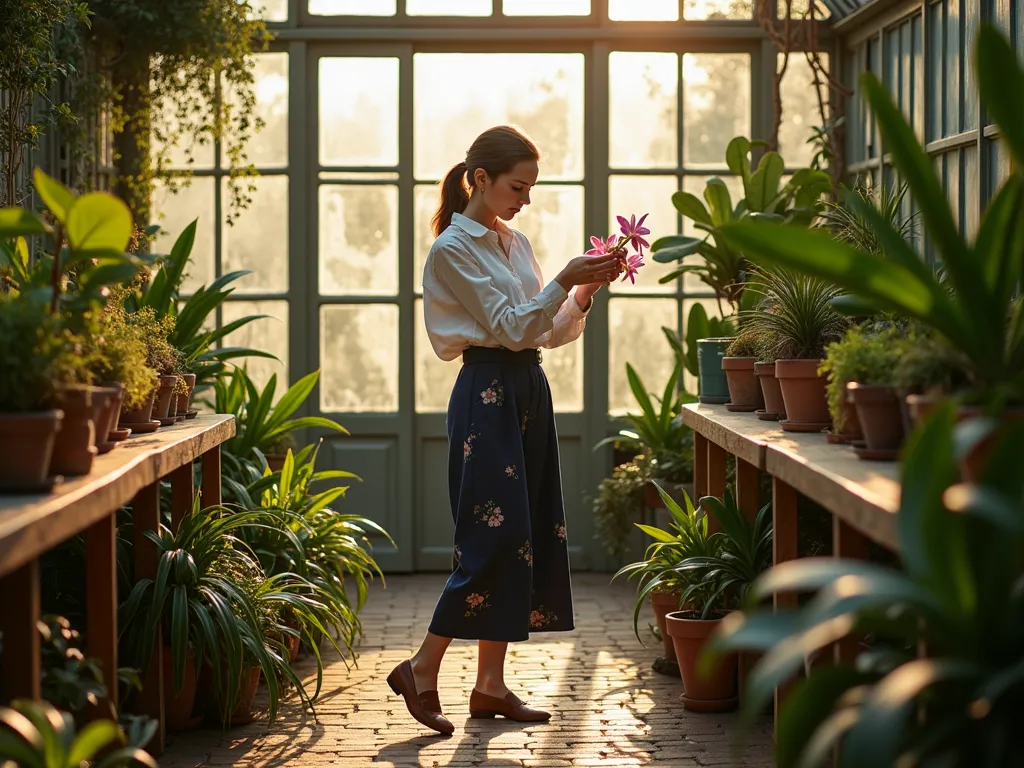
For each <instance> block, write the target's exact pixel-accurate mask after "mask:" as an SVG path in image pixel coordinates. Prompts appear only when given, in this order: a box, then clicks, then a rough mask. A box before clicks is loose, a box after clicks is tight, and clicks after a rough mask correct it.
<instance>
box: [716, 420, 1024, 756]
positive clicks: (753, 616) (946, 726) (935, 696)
mask: <svg viewBox="0 0 1024 768" xmlns="http://www.w3.org/2000/svg"><path fill="white" fill-rule="evenodd" d="M979 439H987V440H988V441H989V447H988V449H987V457H988V458H987V460H986V461H985V463H984V466H983V469H982V471H981V472H980V473H979V475H978V476H977V478H976V480H975V484H965V483H959V482H958V480H959V477H960V473H959V468H958V464H957V459H958V457H960V456H962V455H963V451H964V450H970V449H971V448H973V446H975V445H977V443H978V440H979ZM1022 451H1024V424H1020V423H1016V424H1011V425H1002V426H1000V425H997V424H995V423H994V422H992V421H988V420H982V419H974V420H970V421H966V422H962V423H960V424H959V425H958V424H957V413H956V407H955V405H954V404H952V403H945V404H942V405H940V406H937V407H936V409H935V410H934V412H933V413H932V415H931V417H930V418H929V419H928V421H927V422H926V423H925V425H924V426H923V427H922V428H921V429H920V430H918V432H917V433H915V434H914V435H912V436H911V438H910V441H909V444H908V446H907V448H906V450H905V453H904V465H903V478H902V480H903V493H902V498H901V503H900V509H899V513H898V515H897V530H898V533H899V541H900V551H901V554H902V559H903V570H892V569H889V568H886V567H883V566H881V565H877V564H873V563H870V562H865V561H861V560H843V559H836V558H807V559H801V560H793V561H790V562H787V563H783V564H781V565H778V566H775V567H774V568H772V569H771V570H770V571H768V572H767V573H766V574H764V575H763V576H762V577H761V578H760V579H758V581H757V582H756V583H755V584H754V587H753V588H752V589H751V591H750V594H749V596H748V601H747V603H748V604H747V608H748V610H747V611H746V612H745V613H739V612H737V613H735V614H733V615H732V616H730V617H728V618H727V619H726V621H725V623H723V625H722V628H721V631H720V634H719V635H718V636H717V637H716V638H715V639H714V641H713V644H712V647H711V649H710V651H711V652H712V653H718V652H724V653H729V652H732V651H734V650H736V649H741V648H743V649H756V650H761V651H764V652H765V655H764V657H763V659H762V660H761V661H760V662H759V663H758V664H757V666H756V667H755V668H754V670H753V673H752V675H751V676H750V678H749V680H748V686H747V698H746V701H745V703H744V719H745V721H746V722H747V723H749V722H751V721H752V720H753V719H754V718H755V717H756V715H757V713H759V712H760V711H761V710H762V709H763V707H764V706H765V704H766V703H767V702H768V700H769V699H770V698H771V696H772V692H773V691H774V689H775V688H776V687H777V686H778V685H780V684H782V683H784V682H785V681H786V680H788V679H789V678H790V677H792V676H793V675H794V673H797V672H799V671H800V670H801V669H802V668H803V667H804V659H805V657H806V656H808V655H810V654H813V653H815V652H818V651H820V650H822V649H824V648H827V647H828V646H830V645H831V644H833V643H836V642H839V641H841V640H843V639H844V638H847V637H850V638H863V637H865V636H868V637H874V638H884V639H886V640H888V641H889V642H888V643H887V644H886V645H887V647H881V645H880V644H876V646H875V647H873V648H871V649H868V650H863V651H862V652H861V653H860V654H859V655H858V657H857V659H856V663H855V665H854V666H848V665H845V664H840V665H836V666H830V667H827V668H820V669H812V671H811V673H810V675H809V677H807V678H806V679H804V680H802V681H800V682H799V683H798V684H797V686H796V687H795V689H794V690H793V691H792V692H791V694H790V695H789V696H788V697H787V699H786V703H785V706H784V709H783V710H782V712H781V714H780V716H779V719H778V731H777V746H776V751H777V752H776V757H777V760H778V764H779V766H780V768H787V766H794V765H798V764H799V765H802V766H803V765H805V766H814V765H822V764H825V763H826V762H827V761H828V760H829V758H830V755H831V753H832V751H833V749H835V748H838V749H839V750H840V752H841V761H842V764H843V765H844V766H847V767H848V768H860V767H861V766H864V767H865V768H867V767H868V766H871V767H872V768H873V767H874V766H881V765H911V764H913V765H921V766H961V765H963V766H967V765H985V766H1014V765H1020V764H1022V763H1024V742H1022V741H1021V740H1020V733H1019V731H1020V726H1019V724H1020V721H1021V716H1022V713H1024V676H1022V675H1021V669H1022V668H1024V650H1022V649H1024V576H1022V574H1024V504H1022V500H1024V474H1022V473H1021V472H1020V471H1019V468H1020V456H1021V453H1022ZM779 592H796V593H812V594H814V596H813V598H812V599H811V600H810V602H808V603H807V604H806V605H805V606H804V607H803V608H801V609H783V610H779V611H771V610H767V609H765V610H756V611H755V610H753V605H754V604H755V603H757V602H758V601H760V600H764V599H767V598H768V597H769V596H770V595H772V594H775V593H779ZM919 648H926V649H927V652H926V655H924V656H919V655H918V649H919ZM901 649H906V650H905V651H903V652H901Z"/></svg>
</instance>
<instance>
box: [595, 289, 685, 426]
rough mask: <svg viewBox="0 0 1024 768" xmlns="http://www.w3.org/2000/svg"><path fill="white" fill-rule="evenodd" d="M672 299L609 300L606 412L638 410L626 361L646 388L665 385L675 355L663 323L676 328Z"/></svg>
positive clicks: (658, 389)
mask: <svg viewBox="0 0 1024 768" xmlns="http://www.w3.org/2000/svg"><path fill="white" fill-rule="evenodd" d="M677 306H678V305H677V303H676V300H675V299H628V298H626V299H623V298H618V299H612V300H611V301H609V302H608V412H609V413H611V414H613V415H620V414H622V413H625V412H627V411H632V412H633V413H637V412H638V411H639V408H640V406H639V405H637V402H636V398H635V397H633V393H632V391H631V390H630V388H629V380H628V379H627V378H626V363H629V364H630V365H632V366H633V368H634V370H636V372H637V374H638V375H639V376H640V378H641V380H642V381H643V383H644V386H645V388H646V389H647V391H648V392H661V391H663V390H664V389H665V384H666V382H668V377H669V376H671V375H672V368H673V367H674V366H675V358H674V357H673V355H672V350H671V347H669V345H668V341H667V340H666V339H665V334H664V333H662V331H661V328H662V326H667V327H669V328H671V329H673V330H676V328H677V325H678V319H677V312H678V309H677Z"/></svg>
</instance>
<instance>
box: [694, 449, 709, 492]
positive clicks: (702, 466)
mask: <svg viewBox="0 0 1024 768" xmlns="http://www.w3.org/2000/svg"><path fill="white" fill-rule="evenodd" d="M708 445H710V443H709V442H708V439H707V438H706V437H704V435H701V434H699V433H697V432H694V433H693V496H694V498H693V504H694V506H696V505H697V502H698V501H700V498H701V497H702V496H707V495H708Z"/></svg>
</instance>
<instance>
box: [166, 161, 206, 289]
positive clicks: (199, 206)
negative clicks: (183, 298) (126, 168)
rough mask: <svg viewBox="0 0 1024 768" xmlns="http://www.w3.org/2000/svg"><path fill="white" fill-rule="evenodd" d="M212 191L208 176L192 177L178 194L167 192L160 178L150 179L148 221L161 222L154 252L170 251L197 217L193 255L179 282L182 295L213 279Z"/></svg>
mask: <svg viewBox="0 0 1024 768" xmlns="http://www.w3.org/2000/svg"><path fill="white" fill-rule="evenodd" d="M214 191H215V187H214V180H213V178H212V177H211V176H199V177H195V178H192V179H190V180H189V185H188V186H187V187H182V188H180V189H179V190H178V192H177V193H172V192H169V191H168V189H167V185H166V184H165V183H164V182H162V181H160V180H157V181H155V182H153V201H152V205H151V206H150V213H151V221H152V223H153V224H159V225H160V232H159V233H158V234H157V236H156V243H155V246H156V247H155V251H157V252H158V253H170V252H171V247H172V246H173V245H174V241H175V240H177V239H178V235H180V234H181V233H182V231H184V229H185V227H187V226H188V225H189V224H191V223H192V220H193V219H198V222H197V223H196V239H195V242H194V243H193V245H192V257H191V258H190V259H189V260H188V267H187V269H186V275H185V280H184V281H183V282H182V284H181V292H182V293H184V294H191V293H194V292H195V291H196V289H197V288H199V287H200V286H203V285H209V284H210V283H212V282H213V277H214V275H213V265H214V262H213V247H214V237H213V228H214V213H213V211H214Z"/></svg>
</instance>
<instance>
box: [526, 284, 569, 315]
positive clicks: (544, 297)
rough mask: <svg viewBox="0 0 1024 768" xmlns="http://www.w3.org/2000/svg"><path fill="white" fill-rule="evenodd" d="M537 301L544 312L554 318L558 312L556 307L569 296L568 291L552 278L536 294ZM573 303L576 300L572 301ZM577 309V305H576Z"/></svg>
mask: <svg viewBox="0 0 1024 768" xmlns="http://www.w3.org/2000/svg"><path fill="white" fill-rule="evenodd" d="M536 298H537V301H538V302H539V303H540V305H541V307H542V308H543V309H544V314H546V315H547V316H548V317H549V318H552V319H554V317H555V315H557V314H558V309H559V307H561V306H562V305H563V304H564V303H565V300H566V299H567V298H569V292H568V291H566V290H565V288H563V287H562V286H561V285H559V283H558V281H557V280H552V281H551V282H550V283H548V284H547V285H546V286H544V288H543V289H542V290H541V292H540V293H538V294H537V297H536ZM573 303H574V304H575V303H576V302H575V301H573ZM577 309H578V307H577Z"/></svg>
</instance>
